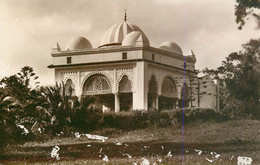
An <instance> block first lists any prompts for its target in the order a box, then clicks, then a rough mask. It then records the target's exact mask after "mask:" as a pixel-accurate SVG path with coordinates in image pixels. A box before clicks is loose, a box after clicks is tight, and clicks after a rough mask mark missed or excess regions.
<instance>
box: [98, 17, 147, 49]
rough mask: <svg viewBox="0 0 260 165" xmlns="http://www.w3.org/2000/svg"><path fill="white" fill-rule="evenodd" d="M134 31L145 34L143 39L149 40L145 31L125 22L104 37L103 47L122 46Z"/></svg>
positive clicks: (113, 27)
mask: <svg viewBox="0 0 260 165" xmlns="http://www.w3.org/2000/svg"><path fill="white" fill-rule="evenodd" d="M132 31H139V32H140V33H142V34H143V37H144V38H146V39H145V40H148V39H147V37H146V36H145V34H144V33H143V31H142V30H141V29H140V28H139V27H138V26H136V25H134V24H130V23H128V22H123V23H119V24H115V25H113V26H111V27H110V28H109V29H108V30H107V31H106V32H105V34H104V35H103V38H102V41H101V46H108V45H121V43H122V41H123V39H124V38H125V36H126V35H127V34H129V33H131V32H132Z"/></svg>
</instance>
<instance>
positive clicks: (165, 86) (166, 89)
mask: <svg viewBox="0 0 260 165" xmlns="http://www.w3.org/2000/svg"><path fill="white" fill-rule="evenodd" d="M161 89H162V90H161V91H162V94H161V96H160V97H159V109H160V110H172V109H175V108H176V101H177V97H176V85H175V82H174V80H173V79H172V78H171V77H165V78H164V80H163V83H162V88H161Z"/></svg>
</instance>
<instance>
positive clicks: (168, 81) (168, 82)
mask: <svg viewBox="0 0 260 165" xmlns="http://www.w3.org/2000/svg"><path fill="white" fill-rule="evenodd" d="M175 91H176V88H175V83H174V81H173V79H172V78H170V77H166V78H164V80H163V83H162V95H164V96H168V97H175V93H176V92H175Z"/></svg>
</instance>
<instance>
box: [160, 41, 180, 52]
mask: <svg viewBox="0 0 260 165" xmlns="http://www.w3.org/2000/svg"><path fill="white" fill-rule="evenodd" d="M159 49H162V50H166V51H169V52H172V53H175V54H180V55H183V53H182V50H181V48H180V46H179V45H177V44H176V43H175V42H171V41H166V42H164V43H162V44H161V45H160V46H159Z"/></svg>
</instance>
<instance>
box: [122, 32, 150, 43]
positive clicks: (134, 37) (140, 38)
mask: <svg viewBox="0 0 260 165" xmlns="http://www.w3.org/2000/svg"><path fill="white" fill-rule="evenodd" d="M122 46H150V42H149V40H148V38H147V37H146V36H145V35H143V34H142V33H141V32H139V31H133V32H131V33H129V34H127V35H126V36H125V38H124V39H123V42H122Z"/></svg>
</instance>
